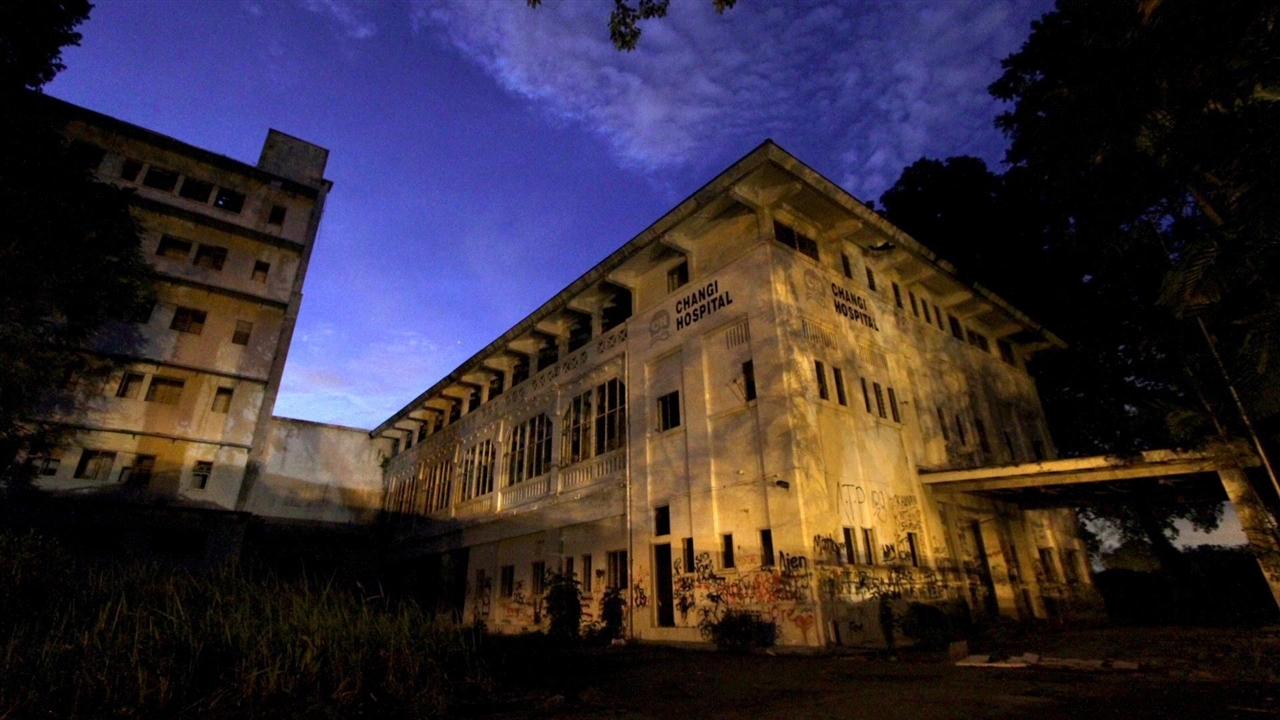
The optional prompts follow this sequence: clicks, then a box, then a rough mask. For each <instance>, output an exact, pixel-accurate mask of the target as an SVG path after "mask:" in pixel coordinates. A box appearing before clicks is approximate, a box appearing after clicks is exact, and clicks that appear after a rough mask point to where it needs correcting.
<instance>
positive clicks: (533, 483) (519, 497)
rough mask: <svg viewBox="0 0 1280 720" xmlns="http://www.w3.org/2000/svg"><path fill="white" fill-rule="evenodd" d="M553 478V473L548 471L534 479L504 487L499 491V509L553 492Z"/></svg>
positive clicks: (521, 503)
mask: <svg viewBox="0 0 1280 720" xmlns="http://www.w3.org/2000/svg"><path fill="white" fill-rule="evenodd" d="M551 478H552V475H551V473H546V474H544V475H540V476H538V477H536V478H533V479H532V480H526V481H524V482H522V483H518V484H516V485H510V486H508V487H504V488H502V489H501V490H499V491H498V509H499V510H506V509H507V508H511V507H515V506H517V505H523V504H525V503H527V502H532V501H534V500H537V499H538V498H540V497H542V496H544V495H546V494H547V493H549V492H551Z"/></svg>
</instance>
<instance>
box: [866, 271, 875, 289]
mask: <svg viewBox="0 0 1280 720" xmlns="http://www.w3.org/2000/svg"><path fill="white" fill-rule="evenodd" d="M867 289H868V290H871V291H874V290H875V289H876V271H875V270H872V269H871V267H870V266H867Z"/></svg>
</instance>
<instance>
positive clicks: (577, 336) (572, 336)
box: [569, 315, 591, 352]
mask: <svg viewBox="0 0 1280 720" xmlns="http://www.w3.org/2000/svg"><path fill="white" fill-rule="evenodd" d="M589 342H591V316H590V315H582V316H579V317H578V319H577V320H576V321H575V322H574V323H573V325H572V326H571V327H570V328H569V352H573V351H574V350H577V349H578V348H580V347H582V346H583V345H586V344H587V343H589Z"/></svg>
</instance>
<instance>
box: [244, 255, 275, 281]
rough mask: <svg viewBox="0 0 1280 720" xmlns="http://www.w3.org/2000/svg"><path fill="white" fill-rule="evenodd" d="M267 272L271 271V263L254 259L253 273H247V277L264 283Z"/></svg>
mask: <svg viewBox="0 0 1280 720" xmlns="http://www.w3.org/2000/svg"><path fill="white" fill-rule="evenodd" d="M269 272H271V263H269V262H263V261H262V260H256V261H254V263H253V273H252V274H251V275H249V279H250V280H252V281H254V282H260V283H265V282H266V281H267V273H269Z"/></svg>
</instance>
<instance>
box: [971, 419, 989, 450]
mask: <svg viewBox="0 0 1280 720" xmlns="http://www.w3.org/2000/svg"><path fill="white" fill-rule="evenodd" d="M973 429H974V430H976V431H977V433H978V447H980V448H982V452H984V453H989V452H991V443H990V442H989V441H988V440H987V426H986V425H985V424H983V422H982V418H978V417H975V418H974V419H973Z"/></svg>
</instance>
